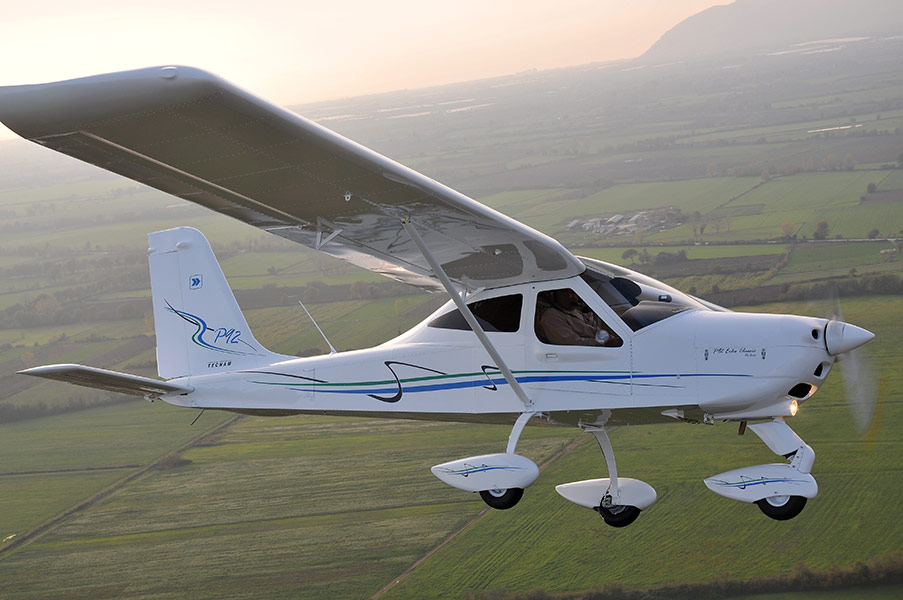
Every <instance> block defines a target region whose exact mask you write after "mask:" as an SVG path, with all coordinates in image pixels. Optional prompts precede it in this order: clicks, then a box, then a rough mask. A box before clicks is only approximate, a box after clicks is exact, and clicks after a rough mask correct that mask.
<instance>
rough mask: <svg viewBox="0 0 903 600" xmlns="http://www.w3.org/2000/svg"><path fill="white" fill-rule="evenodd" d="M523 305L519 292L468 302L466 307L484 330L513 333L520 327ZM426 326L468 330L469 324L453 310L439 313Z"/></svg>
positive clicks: (459, 313) (522, 298)
mask: <svg viewBox="0 0 903 600" xmlns="http://www.w3.org/2000/svg"><path fill="white" fill-rule="evenodd" d="M523 305H524V297H523V295H521V294H512V295H510V296H499V297H498V298H489V299H487V300H477V301H476V302H470V303H469V304H468V305H467V307H468V308H470V311H471V312H472V313H473V314H474V316H475V317H476V318H477V322H478V323H479V324H480V326H481V327H482V328H483V330H484V331H498V332H502V333H514V332H516V331H517V330H518V329H519V328H520V314H521V309H522V308H523ZM427 326H428V327H435V328H437V329H461V330H464V331H470V325H468V324H467V321H465V320H464V317H463V316H462V315H461V312H460V311H458V310H453V311H451V312H447V313H445V314H444V315H440V316H438V317H436V318H435V319H433V320H432V321H430V322H429V323H427Z"/></svg>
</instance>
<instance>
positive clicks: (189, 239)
mask: <svg viewBox="0 0 903 600" xmlns="http://www.w3.org/2000/svg"><path fill="white" fill-rule="evenodd" d="M147 238H148V243H149V248H148V262H149V263H150V278H151V294H152V297H153V303H154V328H155V330H156V334H157V372H158V373H159V374H160V377H163V378H166V379H172V378H175V377H186V376H189V375H202V374H207V373H215V372H221V371H233V370H237V369H249V368H255V367H259V366H263V365H266V364H271V363H273V362H277V361H279V360H286V359H289V358H292V357H289V356H282V355H279V354H274V353H272V352H270V351H269V350H267V349H265V348H264V347H263V346H262V345H260V343H259V342H258V341H257V340H256V339H254V336H253V335H252V334H251V330H250V328H249V327H248V323H247V321H246V320H245V317H244V315H243V314H242V312H241V309H240V308H239V306H238V302H236V300H235V296H234V295H233V294H232V289H231V288H230V287H229V284H228V283H227V282H226V277H225V276H224V275H223V271H222V269H221V268H220V266H219V263H218V262H217V260H216V257H215V256H214V255H213V250H212V249H211V248H210V243H209V242H208V241H207V238H205V237H204V235H203V234H202V233H201V232H200V231H198V230H197V229H194V228H193V227H178V228H175V229H166V230H164V231H157V232H154V233H151V234H148V236H147Z"/></svg>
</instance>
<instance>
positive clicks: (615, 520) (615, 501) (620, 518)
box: [587, 427, 640, 527]
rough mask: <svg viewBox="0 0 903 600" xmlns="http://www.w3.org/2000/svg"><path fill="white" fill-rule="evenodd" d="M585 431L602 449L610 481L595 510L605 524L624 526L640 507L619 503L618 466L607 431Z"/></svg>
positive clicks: (632, 519)
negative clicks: (591, 435) (593, 437)
mask: <svg viewBox="0 0 903 600" xmlns="http://www.w3.org/2000/svg"><path fill="white" fill-rule="evenodd" d="M587 431H589V432H590V433H592V434H593V435H594V436H596V441H598V442H599V448H601V449H602V455H603V456H604V457H605V465H606V466H607V467H608V478H609V481H610V484H609V487H608V490H606V492H605V494H604V495H603V496H602V499H601V501H600V502H599V506H598V507H596V510H597V511H598V512H599V515H600V516H601V517H602V519H603V520H604V521H605V523H606V524H607V525H610V526H612V527H626V526H627V525H630V524H631V523H633V522H634V521H636V518H637V517H638V516H640V509H639V508H637V507H636V506H630V505H627V504H621V503H620V502H621V491H620V489H619V488H618V466H617V464H616V463H615V452H614V449H613V448H612V447H611V440H610V439H608V433H607V432H606V431H605V429H604V428H601V427H599V428H593V429H587Z"/></svg>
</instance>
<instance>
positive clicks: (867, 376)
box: [825, 285, 878, 435]
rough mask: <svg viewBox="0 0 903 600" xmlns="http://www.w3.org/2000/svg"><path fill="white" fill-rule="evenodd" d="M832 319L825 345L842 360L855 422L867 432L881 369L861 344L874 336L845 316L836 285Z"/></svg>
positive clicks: (847, 393)
mask: <svg viewBox="0 0 903 600" xmlns="http://www.w3.org/2000/svg"><path fill="white" fill-rule="evenodd" d="M832 290H833V293H832V294H831V296H832V298H831V301H832V305H833V306H832V311H833V314H832V315H831V319H830V320H829V321H828V324H827V325H826V326H825V348H826V349H827V351H828V354H830V355H831V356H835V357H837V361H838V362H839V363H841V365H842V366H841V377H842V378H843V386H844V390H845V392H846V401H847V405H848V406H849V407H850V412H851V413H852V415H853V424H854V425H855V426H856V429H857V431H859V434H860V435H865V434H866V433H867V432H868V430H869V428H870V427H871V425H872V421H873V420H874V418H875V410H876V406H877V399H878V385H877V383H878V379H877V376H878V373H877V370H876V369H875V367H874V365H873V364H872V362H871V361H870V360H869V359H868V356H866V355H865V354H863V352H862V350H861V349H860V347H861V346H862V345H863V344H865V343H866V342H868V341H869V340H871V339H872V338H874V337H875V334H873V333H872V332H871V331H868V330H866V329H863V328H862V327H857V326H855V325H851V324H850V323H847V322H845V321H844V320H843V313H842V312H841V310H840V300H839V297H838V292H837V286H836V285H835V286H833V288H832Z"/></svg>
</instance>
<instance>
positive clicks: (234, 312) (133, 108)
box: [0, 67, 874, 527]
mask: <svg viewBox="0 0 903 600" xmlns="http://www.w3.org/2000/svg"><path fill="white" fill-rule="evenodd" d="M0 120H2V122H3V123H5V124H6V125H7V126H8V127H9V128H10V129H12V130H13V131H15V132H17V133H18V134H19V135H21V136H23V137H24V138H27V139H29V140H31V141H34V142H36V143H38V144H41V145H43V146H47V147H49V148H52V149H54V150H57V151H59V152H62V153H65V154H68V155H70V156H73V157H76V158H79V159H81V160H83V161H86V162H88V163H91V164H94V165H98V166H100V167H103V168H105V169H108V170H110V171H113V172H115V173H119V174H121V175H125V176H126V177H130V178H132V179H134V180H136V181H139V182H142V183H145V184H147V185H149V186H152V187H155V188H157V189H160V190H163V191H166V192H169V193H171V194H174V195H176V196H178V197H180V198H184V199H186V200H190V201H192V202H196V203H199V204H202V205H204V206H206V207H208V208H211V209H213V210H216V211H218V212H220V213H223V214H226V215H229V216H231V217H235V218H237V219H240V220H242V221H244V222H246V223H250V224H252V225H254V226H256V227H259V228H261V229H264V230H266V231H269V232H271V233H274V234H276V235H279V236H281V237H284V238H287V239H290V240H293V241H296V242H299V243H301V244H304V245H305V246H308V247H311V248H316V249H317V250H320V251H321V252H325V253H327V254H330V255H332V256H335V257H338V258H341V259H344V260H347V261H349V262H352V263H354V264H356V265H359V266H362V267H364V268H366V269H370V270H372V271H375V272H378V273H381V274H383V275H385V276H387V277H391V278H393V279H396V280H399V281H403V282H406V283H410V284H412V285H415V286H419V287H422V288H427V289H430V290H434V291H442V290H444V291H445V292H447V293H448V294H449V295H450V296H451V300H450V301H449V302H448V303H446V304H445V306H443V307H442V308H440V309H439V310H437V311H436V312H435V313H434V314H432V315H431V316H430V317H428V318H427V319H426V320H425V321H423V322H422V323H420V324H419V325H417V326H416V327H414V328H413V329H411V330H410V331H408V332H407V333H404V334H402V335H400V336H399V337H397V338H395V339H393V340H390V341H388V342H385V343H383V344H381V345H379V346H376V347H374V348H369V349H365V350H355V351H351V352H334V353H331V354H327V355H324V356H317V357H311V358H297V357H293V356H284V355H280V354H274V353H272V352H270V351H268V350H266V349H265V348H264V347H263V346H262V345H261V344H260V343H259V342H258V341H257V340H256V339H255V338H254V336H253V334H252V333H251V331H250V329H249V328H248V324H247V322H246V321H245V318H244V316H243V315H242V313H241V310H240V309H239V307H238V304H237V303H236V301H235V299H234V296H233V295H232V292H231V290H230V288H229V286H228V284H227V282H226V279H225V277H224V276H223V273H222V271H221V269H220V268H219V265H218V263H217V262H216V259H215V257H214V255H213V252H212V251H211V249H210V245H209V244H208V243H207V240H206V239H205V238H204V236H203V235H202V234H201V233H200V232H199V231H197V230H195V229H192V228H187V227H181V228H177V229H169V230H166V231H158V232H156V233H151V234H150V235H149V238H148V239H149V245H150V249H149V251H148V252H149V261H150V274H151V286H152V296H153V308H154V320H155V328H156V336H157V365H158V372H159V375H160V377H161V378H163V379H164V380H163V381H161V380H157V379H152V378H146V377H139V376H135V375H130V374H125V373H117V372H113V371H108V370H104V369H97V368H92V367H87V366H82V365H49V366H42V367H36V368H33V369H27V370H25V371H22V373H25V374H27V375H35V376H39V377H46V378H50V379H57V380H62V381H66V382H69V383H74V384H78V385H85V386H89V387H96V388H101V389H106V390H114V391H117V392H123V393H126V394H135V395H140V396H145V397H147V398H149V399H155V398H161V399H163V400H165V401H166V402H168V403H170V404H173V405H176V406H183V407H190V408H195V409H219V410H228V411H233V412H237V413H247V414H255V415H289V414H298V413H306V414H320V415H324V414H325V415H352V416H365V417H390V418H401V419H433V420H442V421H464V422H481V423H506V424H509V425H512V429H511V433H510V436H509V437H508V442H507V447H506V449H505V451H504V452H499V453H495V454H487V455H481V456H470V457H466V458H460V459H457V460H452V461H450V462H446V463H443V464H440V465H436V466H434V467H433V468H432V471H433V473H434V474H435V475H436V476H437V477H438V478H439V479H441V480H442V481H444V482H445V483H447V484H449V485H451V486H454V487H456V488H459V489H461V490H465V491H469V492H479V493H480V495H481V496H482V498H483V500H484V501H485V502H486V503H487V504H488V505H489V506H491V507H493V508H497V509H507V508H510V507H512V506H514V505H515V504H517V502H518V501H519V500H520V498H521V496H522V495H523V490H524V488H526V487H527V486H529V485H530V484H532V483H533V482H534V481H535V480H536V478H537V476H538V474H539V470H538V468H537V466H536V464H535V463H534V462H533V461H531V460H530V459H528V458H526V457H524V456H521V455H518V454H517V453H516V449H517V444H518V439H519V437H520V435H521V432H522V430H523V428H524V426H525V425H527V424H528V422H529V423H533V424H547V425H564V426H572V427H580V428H582V429H583V430H584V431H586V432H589V433H592V434H593V435H594V436H595V437H596V438H597V440H598V442H599V445H600V447H601V449H602V452H603V455H604V458H605V462H606V465H607V468H608V474H609V476H608V477H606V478H601V479H590V480H586V481H578V482H572V483H565V484H562V485H559V486H557V488H556V489H557V490H558V492H559V493H560V494H561V495H562V496H563V497H564V498H566V499H568V500H570V501H572V502H575V503H576V504H578V505H581V506H585V507H587V508H591V509H593V510H595V511H598V513H600V515H601V516H602V518H603V519H604V520H605V522H606V523H608V524H609V525H612V526H615V527H622V526H625V525H628V524H630V523H632V522H633V521H634V520H635V519H636V518H637V516H638V515H639V513H640V511H641V510H645V509H647V508H649V507H650V506H651V505H652V504H653V503H654V502H655V500H656V493H655V490H654V489H653V488H652V486H650V485H649V484H647V483H644V482H642V481H639V480H637V479H631V478H627V477H620V476H619V474H618V471H617V467H616V463H615V458H614V453H613V450H612V446H611V443H610V441H609V437H608V431H609V430H610V429H611V428H613V427H618V426H624V425H641V424H653V423H677V422H683V423H704V424H709V425H711V424H715V423H719V422H738V423H740V430H741V432H742V431H744V430H745V429H746V424H747V423H750V425H749V429H751V430H752V431H753V432H754V433H755V434H756V435H758V436H759V437H760V438H761V439H762V441H763V442H764V443H765V444H766V445H767V446H768V448H770V449H771V450H772V451H773V452H774V453H775V454H777V455H779V456H780V457H782V458H783V459H786V460H785V462H782V463H777V464H767V465H754V466H749V467H743V468H739V469H733V470H730V471H727V472H725V473H721V474H719V475H714V476H712V477H710V478H708V479H706V480H705V484H706V485H707V486H708V487H709V489H711V490H713V491H714V492H716V493H718V494H720V495H722V496H725V497H727V498H732V499H734V500H739V501H742V502H748V503H755V504H757V505H758V506H759V508H760V509H761V510H762V512H764V513H765V514H766V515H768V516H769V517H771V518H773V519H779V520H784V519H789V518H792V517H794V516H796V515H797V514H799V512H800V511H801V510H802V509H803V507H804V506H805V504H806V500H807V499H808V498H812V497H814V496H815V495H816V493H817V491H818V488H817V485H816V482H815V479H814V478H813V476H812V474H811V470H812V465H813V460H814V456H815V455H814V453H813V451H812V448H810V447H809V446H808V445H807V444H806V443H805V442H804V441H803V440H802V439H800V437H799V436H798V435H797V434H796V433H794V431H793V430H792V429H791V428H790V427H789V426H788V425H787V423H786V422H785V418H786V417H792V416H793V415H795V414H796V412H797V410H798V408H799V406H800V405H801V404H802V403H804V402H805V401H806V400H808V399H809V398H810V397H811V396H812V395H813V394H814V393H815V391H816V390H817V389H818V388H819V386H821V385H822V383H823V382H824V381H825V378H826V377H827V375H828V373H829V372H830V371H831V368H832V366H833V365H834V363H835V361H836V360H837V359H838V358H839V357H841V356H843V355H845V354H847V353H850V352H851V351H852V350H853V349H855V348H857V347H858V346H861V345H862V344H864V343H866V342H867V341H869V340H870V339H872V337H874V336H873V335H872V334H871V333H870V332H868V331H866V330H864V329H862V328H859V327H856V326H854V325H850V324H848V323H844V322H842V321H840V320H838V319H830V320H828V319H818V318H810V317H803V316H787V315H773V314H744V313H735V312H732V311H729V310H727V309H724V308H722V307H719V306H716V305H713V304H711V303H708V302H706V301H704V300H700V299H698V298H695V297H692V296H689V295H687V294H684V293H682V292H680V291H678V290H675V289H673V288H671V287H669V286H667V285H665V284H664V283H661V282H659V281H656V280H654V279H651V278H649V277H646V276H644V275H642V274H639V273H636V272H633V271H631V270H629V269H625V268H623V267H619V266H615V265H611V264H607V263H604V262H601V261H597V260H592V259H588V258H579V257H576V256H574V255H573V254H571V253H570V252H568V251H567V250H566V249H565V248H564V247H562V246H561V245H560V244H559V243H558V242H556V241H555V240H553V239H551V238H549V237H547V236H545V235H543V234H542V233H539V232H538V231H535V230H533V229H531V228H529V227H527V226H525V225H523V224H521V223H519V222H517V221H515V220H513V219H510V218H508V217H506V216H504V215H502V214H500V213H498V212H496V211H494V210H491V209H489V208H487V207H485V206H483V205H482V204H480V203H478V202H475V201H474V200H472V199H470V198H468V197H466V196H464V195H462V194H460V193H458V192H455V191H454V190H452V189H449V188H447V187H445V186H443V185H441V184H439V183H437V182H436V181H434V180H432V179H429V178H427V177H425V176H423V175H421V174H419V173H417V172H415V171H412V170H410V169H408V168H406V167H404V166H402V165H399V164H397V163H395V162H393V161H391V160H389V159H387V158H385V157H383V156H381V155H379V154H377V153H375V152H373V151H371V150H368V149H367V148H364V147H362V146H360V145H358V144H356V143H354V142H352V141H349V140H347V139H345V138H343V137H341V136H339V135H337V134H335V133H333V132H331V131H329V130H327V129H325V128H323V127H321V126H319V125H317V124H315V123H313V122H311V121H308V120H306V119H304V118H302V117H300V116H298V115H296V114H295V113H292V112H290V111H287V110H285V109H283V108H280V107H278V106H275V105H273V104H270V103H268V102H266V101H264V100H262V99H260V98H257V97H255V96H253V95H251V94H249V93H248V92H246V91H243V90H241V89H239V88H237V87H235V86H233V85H231V84H229V83H227V82H226V81H223V80H222V79H219V78H218V77H216V76H213V75H211V74H209V73H206V72H204V71H200V70H197V69H193V68H188V67H156V68H149V69H142V70H137V71H130V72H123V73H114V74H108V75H99V76H95V77H87V78H83V79H74V80H70V81H62V82H57V83H48V84H42V85H27V86H16V87H7V88H0Z"/></svg>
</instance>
